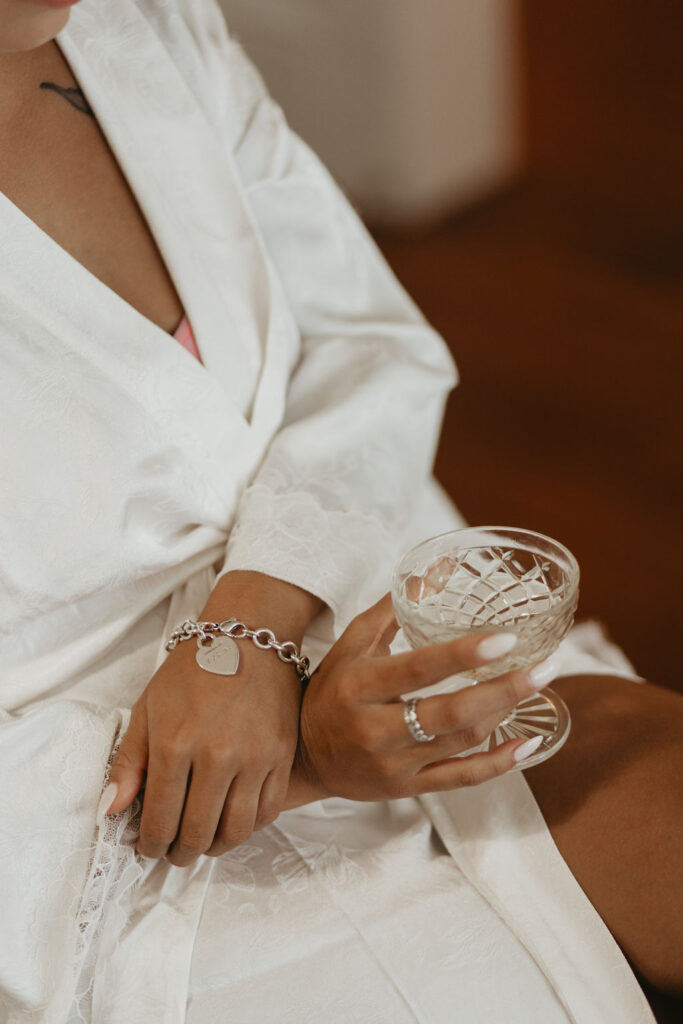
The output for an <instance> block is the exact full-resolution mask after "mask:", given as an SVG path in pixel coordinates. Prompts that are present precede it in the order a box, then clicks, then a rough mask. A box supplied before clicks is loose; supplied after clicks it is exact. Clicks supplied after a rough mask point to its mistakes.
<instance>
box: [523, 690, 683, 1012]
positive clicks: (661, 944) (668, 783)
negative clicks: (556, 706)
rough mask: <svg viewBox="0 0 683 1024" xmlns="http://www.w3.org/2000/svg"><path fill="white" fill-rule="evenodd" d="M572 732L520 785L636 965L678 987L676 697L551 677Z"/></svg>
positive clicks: (682, 979)
mask: <svg viewBox="0 0 683 1024" xmlns="http://www.w3.org/2000/svg"><path fill="white" fill-rule="evenodd" d="M553 686H554V688H555V689H557V690H558V692H560V693H561V694H562V696H563V697H564V698H565V700H566V701H567V703H568V704H569V707H570V710H571V715H572V731H571V735H570V737H569V739H568V741H567V744H566V746H565V747H564V748H563V750H562V751H560V753H558V754H557V756H556V757H554V758H551V759H550V760H549V761H547V762H546V763H545V764H542V765H539V766H537V767H535V768H531V769H529V770H528V771H527V772H525V777H526V780H527V782H528V783H529V785H530V787H531V789H532V791H533V793H534V796H535V797H536V800H537V801H538V804H539V806H540V808H541V811H542V813H543V816H544V818H545V820H546V822H547V824H548V827H549V829H550V832H551V833H552V836H553V838H554V840H555V843H556V844H557V846H558V848H559V850H560V853H561V854H562V856H563V857H564V859H565V860H566V862H567V864H568V865H569V867H570V869H571V871H572V872H573V874H574V876H575V878H576V879H577V881H578V882H579V884H580V886H581V887H582V889H583V890H584V892H585V893H586V895H587V896H588V898H589V899H590V901H591V903H592V904H593V906H594V907H595V908H596V910H597V911H598V913H599V914H600V916H601V917H602V919H603V921H604V922H605V924H606V925H607V927H608V928H609V929H610V931H611V932H612V934H613V936H614V938H615V939H616V941H617V942H618V943H619V945H620V946H621V948H622V950H623V951H624V953H625V954H626V956H627V957H628V958H629V960H630V961H631V963H632V964H633V965H634V967H635V968H636V970H637V971H638V972H639V973H640V974H641V975H642V976H643V977H644V978H645V979H646V981H647V982H649V983H650V984H651V985H654V986H655V987H657V988H658V989H661V990H663V991H669V992H682V991H683V906H682V905H681V904H682V894H683V765H682V760H683V759H682V758H681V749H682V744H681V739H682V738H683V698H681V697H680V696H679V695H678V694H675V693H673V692H671V691H669V690H663V689H661V688H660V687H658V686H653V685H651V684H646V685H640V684H638V683H631V682H629V681H628V680H624V679H618V678H612V677H608V676H574V677H572V678H567V679H563V680H559V681H558V682H557V683H555V684H553Z"/></svg>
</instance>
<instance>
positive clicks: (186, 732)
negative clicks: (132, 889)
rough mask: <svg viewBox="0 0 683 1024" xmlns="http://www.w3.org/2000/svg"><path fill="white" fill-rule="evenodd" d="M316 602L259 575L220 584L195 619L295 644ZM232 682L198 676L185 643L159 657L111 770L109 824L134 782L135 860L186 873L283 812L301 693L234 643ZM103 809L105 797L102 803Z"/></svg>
mask: <svg viewBox="0 0 683 1024" xmlns="http://www.w3.org/2000/svg"><path fill="white" fill-rule="evenodd" d="M318 604H319V602H318V601H317V599H316V598H314V597H312V595H310V594H308V593H306V592H305V591H303V590H300V589H299V588H298V587H294V586H292V585H290V584H288V583H283V582H282V581H280V580H274V579H271V578H270V577H267V576H263V575H261V574H259V573H247V572H240V573H229V574H228V575H226V576H224V577H223V578H222V579H221V580H220V581H219V584H218V586H217V587H216V589H215V590H214V592H213V594H212V596H211V599H210V600H209V602H208V604H207V605H206V608H205V609H204V611H203V612H202V616H201V618H202V619H204V620H207V621H214V622H216V621H218V622H220V621H223V620H225V619H226V618H229V617H232V616H234V617H236V618H239V619H240V621H244V622H246V624H247V625H248V626H249V627H250V628H251V627H256V626H259V627H260V626H264V627H267V628H269V629H272V630H273V632H274V633H275V635H276V636H277V637H278V639H280V640H293V641H294V642H295V643H297V644H298V643H300V641H301V636H302V635H303V632H304V629H305V627H306V625H307V624H308V622H309V621H310V619H311V618H312V616H313V615H314V614H315V611H316V610H317V607H318ZM238 644H239V655H240V661H239V668H238V671H237V674H236V675H235V676H234V677H226V676H218V675H214V674H213V673H211V672H207V671H205V670H204V669H202V668H200V667H199V666H198V665H197V663H196V660H195V656H196V653H197V644H196V641H194V640H188V641H186V642H185V643H181V644H179V645H178V647H177V648H176V649H175V650H174V651H173V652H172V653H171V654H170V655H169V656H168V658H167V659H166V661H165V662H164V663H163V665H162V666H161V667H160V668H159V670H158V671H157V672H156V673H155V675H154V676H153V677H152V679H151V680H150V682H149V684H148V685H147V687H146V689H145V690H144V692H143V693H142V695H141V696H140V698H139V700H138V701H137V702H136V703H135V705H134V706H133V709H132V713H131V719H130V725H129V727H128V730H127V732H126V734H125V736H124V738H123V740H122V742H121V746H120V748H119V751H118V754H117V756H116V759H115V761H114V765H113V767H112V771H111V775H110V782H111V783H113V784H115V785H116V786H118V792H117V794H116V798H115V799H113V802H112V803H111V804H110V806H109V813H117V812H118V811H121V810H123V809H124V808H125V807H127V806H128V805H129V804H130V803H131V802H132V801H133V799H134V798H135V796H136V794H137V793H138V792H139V790H140V788H141V786H142V783H143V780H145V779H146V781H145V793H144V799H143V809H142V821H141V827H140V838H139V840H138V850H139V851H140V853H142V854H144V855H145V856H147V857H164V856H167V857H168V859H169V860H170V861H171V863H172V864H176V865H178V866H185V865H188V864H191V863H192V862H193V861H195V860H196V859H197V857H198V856H199V855H200V854H202V853H207V854H208V855H209V856H218V855H219V854H221V853H224V852H225V851H227V850H230V849H232V847H234V846H237V845H238V844H239V843H243V842H245V840H247V839H248V838H249V836H250V835H251V833H252V831H254V829H258V828H262V827H263V826H264V825H266V824H268V823H269V822H271V821H273V820H274V819H275V818H276V817H277V815H278V814H279V812H280V810H281V809H282V806H283V803H284V800H285V796H286V793H287V786H288V782H289V774H290V770H291V766H292V761H293V758H294V754H295V750H296V745H297V735H298V724H299V709H300V703H301V684H300V681H299V679H298V677H297V674H296V671H295V669H294V667H293V665H291V664H286V663H285V662H283V661H281V660H280V659H279V658H278V657H277V654H276V652H275V651H272V650H259V649H258V648H256V647H255V646H254V644H253V643H252V642H251V640H248V639H245V640H242V641H238ZM110 799H112V797H110Z"/></svg>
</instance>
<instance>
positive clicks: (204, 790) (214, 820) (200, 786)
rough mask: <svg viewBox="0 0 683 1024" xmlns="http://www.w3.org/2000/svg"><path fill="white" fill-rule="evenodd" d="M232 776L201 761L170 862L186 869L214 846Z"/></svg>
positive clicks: (172, 849) (193, 771) (197, 767)
mask: <svg viewBox="0 0 683 1024" xmlns="http://www.w3.org/2000/svg"><path fill="white" fill-rule="evenodd" d="M231 781H232V773H231V772H230V771H226V769H225V768H221V767H217V766H215V765H207V764H202V763H201V762H198V763H197V764H195V765H193V767H192V780H191V782H190V788H189V790H188V794H187V800H186V801H185V807H184V810H183V817H182V821H181V823H180V828H179V830H178V834H177V836H176V839H175V841H174V842H173V845H172V847H171V849H170V850H169V852H168V854H167V859H168V860H169V861H170V862H171V864H175V865H176V866H177V867H181V868H184V867H187V865H188V864H192V863H193V862H194V861H195V860H196V859H197V858H198V857H199V856H200V855H201V854H202V853H206V852H207V851H208V850H209V848H210V847H211V845H212V843H213V841H214V837H215V835H216V829H217V828H218V823H219V821H220V817H221V813H222V811H223V807H224V805H225V800H226V797H227V794H228V789H229V784H230V782H231Z"/></svg>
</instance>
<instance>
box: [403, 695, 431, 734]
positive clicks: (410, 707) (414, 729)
mask: <svg viewBox="0 0 683 1024" xmlns="http://www.w3.org/2000/svg"><path fill="white" fill-rule="evenodd" d="M417 702H418V698H417V697H413V698H412V700H407V701H406V702H405V704H404V705H403V717H404V718H405V722H406V725H407V726H408V729H409V730H410V735H411V736H412V737H413V739H414V740H417V742H418V743H430V742H431V741H432V740H433V739H436V737H435V736H429V735H428V734H427V733H426V732H425V731H424V729H423V728H422V726H421V725H420V719H419V718H418V717H417V711H416V710H415V708H416V707H417Z"/></svg>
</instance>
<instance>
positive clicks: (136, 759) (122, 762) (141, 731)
mask: <svg viewBox="0 0 683 1024" xmlns="http://www.w3.org/2000/svg"><path fill="white" fill-rule="evenodd" d="M147 752H148V743H147V714H146V712H145V706H144V703H138V704H136V705H135V707H134V708H133V710H132V712H131V716H130V723H129V725H128V729H127V730H126V733H125V735H124V737H123V739H122V740H121V744H120V746H119V749H118V752H117V754H116V757H115V758H114V763H113V764H112V768H111V772H110V773H109V784H108V785H107V787H106V789H105V790H104V792H103V794H102V796H101V798H100V803H99V806H98V808H97V820H98V822H99V823H101V822H102V820H103V819H104V816H105V814H118V813H119V812H120V811H125V809H126V807H129V806H130V805H131V804H132V802H133V800H134V799H135V797H136V796H137V795H138V793H139V791H140V787H141V786H142V781H143V779H144V777H145V770H146V768H147Z"/></svg>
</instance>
